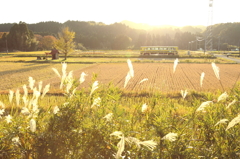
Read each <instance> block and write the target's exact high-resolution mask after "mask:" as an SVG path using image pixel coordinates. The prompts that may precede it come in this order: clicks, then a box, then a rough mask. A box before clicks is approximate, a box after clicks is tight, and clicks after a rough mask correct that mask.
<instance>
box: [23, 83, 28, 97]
mask: <svg viewBox="0 0 240 159" xmlns="http://www.w3.org/2000/svg"><path fill="white" fill-rule="evenodd" d="M23 92H24V95H23V96H25V97H27V96H28V89H27V85H25V84H24V85H23Z"/></svg>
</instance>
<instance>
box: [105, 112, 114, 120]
mask: <svg viewBox="0 0 240 159" xmlns="http://www.w3.org/2000/svg"><path fill="white" fill-rule="evenodd" d="M103 118H104V119H106V120H107V122H109V121H111V120H112V118H113V113H108V114H107V115H106V116H104V117H103Z"/></svg>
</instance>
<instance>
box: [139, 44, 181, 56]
mask: <svg viewBox="0 0 240 159" xmlns="http://www.w3.org/2000/svg"><path fill="white" fill-rule="evenodd" d="M140 54H141V55H178V47H177V46H141V51H140Z"/></svg>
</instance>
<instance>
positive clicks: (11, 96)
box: [9, 90, 14, 103]
mask: <svg viewBox="0 0 240 159" xmlns="http://www.w3.org/2000/svg"><path fill="white" fill-rule="evenodd" d="M13 94H14V92H13V91H12V90H9V102H10V103H12V100H13Z"/></svg>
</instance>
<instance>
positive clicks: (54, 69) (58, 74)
mask: <svg viewBox="0 0 240 159" xmlns="http://www.w3.org/2000/svg"><path fill="white" fill-rule="evenodd" d="M52 70H53V71H54V72H55V73H56V74H57V76H58V77H59V78H60V79H61V75H60V73H59V72H58V70H57V69H56V68H52Z"/></svg>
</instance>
